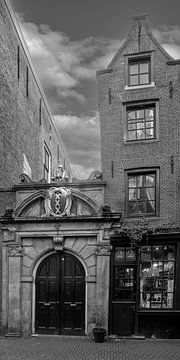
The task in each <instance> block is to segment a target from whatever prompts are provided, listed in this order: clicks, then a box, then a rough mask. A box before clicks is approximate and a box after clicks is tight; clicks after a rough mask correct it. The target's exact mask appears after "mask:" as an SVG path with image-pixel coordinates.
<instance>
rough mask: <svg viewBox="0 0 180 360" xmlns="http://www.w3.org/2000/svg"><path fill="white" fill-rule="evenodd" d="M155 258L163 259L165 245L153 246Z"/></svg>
mask: <svg viewBox="0 0 180 360" xmlns="http://www.w3.org/2000/svg"><path fill="white" fill-rule="evenodd" d="M152 256H153V260H162V259H163V246H153V248H152Z"/></svg>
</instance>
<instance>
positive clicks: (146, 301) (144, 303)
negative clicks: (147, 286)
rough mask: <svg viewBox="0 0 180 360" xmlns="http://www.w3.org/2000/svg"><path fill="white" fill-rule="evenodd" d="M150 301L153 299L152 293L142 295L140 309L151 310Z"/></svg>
mask: <svg viewBox="0 0 180 360" xmlns="http://www.w3.org/2000/svg"><path fill="white" fill-rule="evenodd" d="M150 299H151V294H150V293H148V292H143V293H140V307H141V308H145V309H149V308H150V304H151V302H150Z"/></svg>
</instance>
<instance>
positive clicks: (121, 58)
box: [97, 19, 180, 225]
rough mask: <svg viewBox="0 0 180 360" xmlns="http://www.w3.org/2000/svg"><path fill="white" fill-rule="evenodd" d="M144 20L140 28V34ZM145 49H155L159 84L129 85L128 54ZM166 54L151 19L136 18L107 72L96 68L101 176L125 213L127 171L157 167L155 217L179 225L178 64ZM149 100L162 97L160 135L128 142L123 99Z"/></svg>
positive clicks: (107, 196)
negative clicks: (157, 206) (157, 212)
mask: <svg viewBox="0 0 180 360" xmlns="http://www.w3.org/2000/svg"><path fill="white" fill-rule="evenodd" d="M140 21H141V33H139V22H140ZM147 51H149V52H150V53H152V54H153V56H152V59H153V58H154V60H152V61H153V72H154V82H155V86H154V87H149V88H148V87H146V88H141V89H133V90H125V85H126V71H127V57H128V54H139V52H147ZM168 59H169V56H168V55H167V54H166V53H165V51H164V50H163V49H162V48H161V46H160V45H158V43H157V41H156V40H154V38H153V36H152V34H151V33H150V31H149V27H148V25H147V19H145V20H143V19H142V20H139V19H138V20H137V19H135V20H133V26H132V28H131V31H130V33H129V35H128V38H127V41H126V42H125V44H124V45H123V46H122V48H121V49H120V50H119V51H118V53H117V54H116V56H115V57H114V59H113V60H112V62H111V64H110V65H109V71H107V70H105V71H104V72H103V71H101V72H99V73H97V77H98V84H99V112H100V120H101V156H102V172H103V179H104V180H105V181H107V187H106V193H105V203H107V204H109V205H110V206H111V209H112V210H114V211H122V212H123V213H124V209H125V206H124V205H125V176H124V175H125V171H126V170H127V169H138V168H149V167H159V168H160V218H158V219H156V222H157V221H160V222H161V221H162V222H169V221H175V222H176V224H177V225H178V224H179V225H180V219H179V205H180V204H179V155H180V154H179V152H180V148H179V134H180V123H179V116H180V102H179V99H180V81H179V80H180V75H179V74H180V65H178V64H177V63H175V62H174V64H173V62H172V63H171V65H168V64H167V61H168ZM110 69H111V71H110ZM170 81H171V84H170ZM109 88H111V96H112V99H111V104H109V101H108V93H109ZM170 88H172V89H170ZM151 99H159V139H157V140H155V141H154V140H151V141H148V142H146V141H141V142H139V143H137V142H136V143H135V142H134V143H125V142H124V133H125V126H124V124H125V119H124V115H125V111H124V107H125V103H126V102H132V101H142V100H151ZM172 159H173V160H172ZM172 161H173V170H172ZM112 162H113V174H112ZM152 220H153V219H152Z"/></svg>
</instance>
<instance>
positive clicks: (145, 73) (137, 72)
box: [128, 57, 151, 86]
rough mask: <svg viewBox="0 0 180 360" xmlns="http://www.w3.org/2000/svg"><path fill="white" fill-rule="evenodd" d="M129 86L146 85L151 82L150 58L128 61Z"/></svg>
mask: <svg viewBox="0 0 180 360" xmlns="http://www.w3.org/2000/svg"><path fill="white" fill-rule="evenodd" d="M128 70H129V72H128V76H129V78H128V85H129V86H138V85H146V84H150V82H151V76H150V75H151V74H150V57H147V58H138V59H137V58H136V59H129V61H128Z"/></svg>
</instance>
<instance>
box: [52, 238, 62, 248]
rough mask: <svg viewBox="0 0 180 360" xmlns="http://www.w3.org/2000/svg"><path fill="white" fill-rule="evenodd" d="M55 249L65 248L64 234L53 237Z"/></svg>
mask: <svg viewBox="0 0 180 360" xmlns="http://www.w3.org/2000/svg"><path fill="white" fill-rule="evenodd" d="M53 243H54V249H55V250H58V251H62V250H63V249H64V237H63V236H54V237H53Z"/></svg>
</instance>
